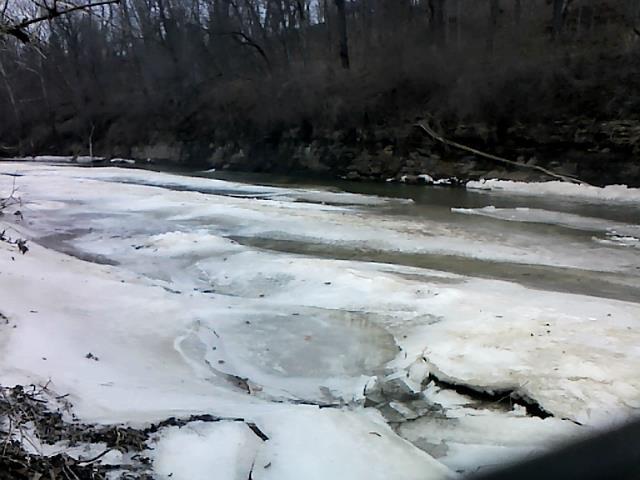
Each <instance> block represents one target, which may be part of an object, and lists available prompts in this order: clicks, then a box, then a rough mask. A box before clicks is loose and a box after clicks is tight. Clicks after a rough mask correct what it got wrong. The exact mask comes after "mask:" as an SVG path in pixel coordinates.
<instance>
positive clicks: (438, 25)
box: [429, 0, 446, 46]
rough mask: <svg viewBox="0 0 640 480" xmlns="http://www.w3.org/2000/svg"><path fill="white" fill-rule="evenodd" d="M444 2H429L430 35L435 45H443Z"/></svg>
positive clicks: (434, 0) (438, 0)
mask: <svg viewBox="0 0 640 480" xmlns="http://www.w3.org/2000/svg"><path fill="white" fill-rule="evenodd" d="M445 1H446V0H429V9H430V10H431V33H432V35H433V39H434V42H435V44H436V45H438V46H442V45H444V43H445V25H444V7H445Z"/></svg>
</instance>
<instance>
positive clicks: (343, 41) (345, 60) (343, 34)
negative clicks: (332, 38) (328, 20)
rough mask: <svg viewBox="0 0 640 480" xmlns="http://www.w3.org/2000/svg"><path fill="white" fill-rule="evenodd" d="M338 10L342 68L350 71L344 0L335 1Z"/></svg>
mask: <svg viewBox="0 0 640 480" xmlns="http://www.w3.org/2000/svg"><path fill="white" fill-rule="evenodd" d="M335 3H336V9H337V11H338V38H339V42H340V46H339V48H340V62H341V64H342V68H344V69H346V70H348V69H349V68H350V63H351V62H350V59H349V43H348V38H347V14H346V11H345V6H344V0H335Z"/></svg>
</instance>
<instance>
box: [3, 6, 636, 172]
mask: <svg viewBox="0 0 640 480" xmlns="http://www.w3.org/2000/svg"><path fill="white" fill-rule="evenodd" d="M1 4H4V6H3V8H2V9H1V12H2V14H1V16H0V31H3V32H4V33H5V35H3V36H2V37H1V38H0V108H1V111H2V112H3V115H2V116H1V117H0V138H1V139H2V142H1V145H0V155H3V156H18V155H27V154H29V155H34V154H51V153H64V154H87V153H88V150H89V149H91V150H92V153H95V154H97V155H101V156H105V157H113V156H119V157H134V158H153V159H157V160H170V161H174V162H181V163H188V164H194V165H210V166H214V167H218V168H228V169H239V170H257V171H291V170H306V171H314V172H325V173H326V172H329V173H331V174H339V175H342V176H345V177H347V178H352V179H365V180H366V179H378V178H386V177H389V176H391V177H393V176H397V175H400V174H418V173H420V172H422V171H427V170H428V171H430V172H433V173H435V174H437V175H446V176H459V177H469V178H474V177H477V176H478V175H480V174H481V173H483V172H487V171H490V170H491V168H492V166H491V165H489V164H484V163H483V162H482V161H479V162H474V161H467V160H468V159H467V160H465V159H464V158H462V159H461V160H460V161H459V162H457V163H456V161H454V162H453V163H452V162H449V161H448V162H447V164H446V165H445V164H443V162H441V159H442V158H443V157H446V159H447V160H451V159H455V158H457V157H461V154H460V153H459V152H453V151H450V149H447V148H444V147H441V146H440V147H439V146H436V145H431V144H430V143H429V141H428V139H426V138H423V137H424V135H422V134H420V132H418V131H416V129H415V128H414V124H415V123H416V122H427V123H428V124H431V125H433V126H434V128H436V129H437V130H438V131H440V132H442V133H444V134H446V135H447V136H449V137H451V138H454V139H457V140H459V141H460V142H462V143H464V144H467V145H472V146H475V147H478V148H482V149H484V150H488V151H491V152H494V153H498V154H501V155H504V156H506V157H508V158H512V159H513V160H517V161H521V162H523V163H527V162H533V163H542V164H550V165H555V166H556V167H557V165H556V164H557V163H558V162H559V163H561V165H560V168H561V169H562V170H563V171H564V172H566V173H568V174H572V175H578V176H580V175H581V176H582V177H585V178H586V179H587V180H590V181H593V182H596V183H597V181H598V179H599V178H602V177H603V176H605V177H606V181H613V180H618V179H621V180H624V181H625V183H629V184H636V183H638V182H640V171H639V167H638V165H637V163H638V162H637V161H633V160H632V159H633V157H635V156H636V155H637V153H638V151H640V143H639V142H640V140H639V138H640V122H639V120H640V117H639V114H638V112H640V108H638V107H640V95H639V93H640V84H639V81H638V78H637V77H638V75H637V70H638V67H639V66H640V61H639V57H638V51H639V50H638V45H640V30H639V29H638V26H640V21H639V17H640V3H638V2H636V1H633V0H607V1H603V0H526V1H522V0H120V1H115V0H111V1H102V2H96V3H95V4H93V5H92V4H91V3H83V2H77V3H74V2H68V1H62V0H4V2H0V6H1ZM70 6H71V7H73V8H74V11H72V12H69V13H68V14H65V15H55V14H56V13H60V12H62V11H63V10H64V9H68V8H69V7H70ZM89 7H90V8H89ZM51 13H54V15H53V16H52V15H51ZM39 17H42V18H43V19H44V20H43V21H39V22H36V23H33V24H28V22H27V25H22V26H20V25H21V22H22V23H23V24H24V23H25V22H24V19H26V18H31V19H34V18H35V19H37V18H39ZM55 17H57V18H55ZM467 156H468V155H467ZM462 157H464V156H462ZM559 158H561V159H562V160H561V161H559V160H558V159H559ZM472 160H473V159H472ZM603 165H606V168H605V167H603ZM601 183H606V182H605V181H603V182H601Z"/></svg>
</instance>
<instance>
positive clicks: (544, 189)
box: [467, 179, 640, 203]
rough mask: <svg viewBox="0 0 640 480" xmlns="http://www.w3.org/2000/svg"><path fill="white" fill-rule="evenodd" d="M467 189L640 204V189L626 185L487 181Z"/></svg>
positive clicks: (597, 201) (475, 182)
mask: <svg viewBox="0 0 640 480" xmlns="http://www.w3.org/2000/svg"><path fill="white" fill-rule="evenodd" d="M467 188H468V189H470V190H480V191H481V190H489V191H494V192H503V193H512V194H517V195H529V196H547V195H552V196H558V197H567V198H575V199H579V200H582V201H588V202H596V203H601V202H621V203H640V188H631V187H628V186H626V185H607V186H605V187H594V186H592V185H577V184H574V183H567V182H561V181H551V182H529V183H526V182H513V181H510V180H495V179H489V180H478V181H476V180H472V181H470V182H467Z"/></svg>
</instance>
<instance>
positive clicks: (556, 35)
mask: <svg viewBox="0 0 640 480" xmlns="http://www.w3.org/2000/svg"><path fill="white" fill-rule="evenodd" d="M564 2H565V0H553V26H552V28H553V30H552V38H553V40H559V39H560V35H562V26H563V23H564Z"/></svg>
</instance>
